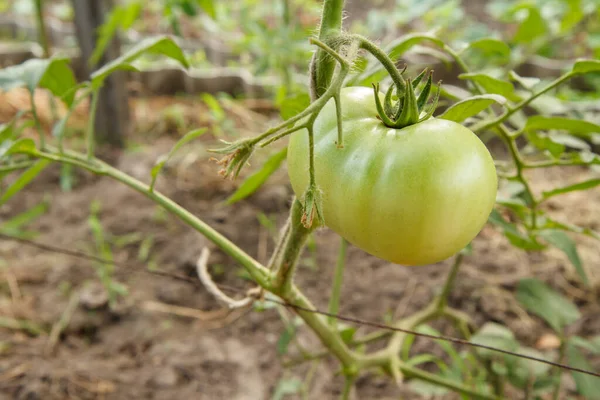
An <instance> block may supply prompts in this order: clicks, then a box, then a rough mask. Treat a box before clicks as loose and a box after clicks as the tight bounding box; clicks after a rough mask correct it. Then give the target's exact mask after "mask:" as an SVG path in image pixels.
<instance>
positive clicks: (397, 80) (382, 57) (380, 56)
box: [353, 35, 406, 93]
mask: <svg viewBox="0 0 600 400" xmlns="http://www.w3.org/2000/svg"><path fill="white" fill-rule="evenodd" d="M353 37H354V38H355V39H356V40H358V41H359V42H360V48H361V49H364V50H366V51H368V52H369V53H371V54H372V55H373V56H374V57H375V58H376V59H377V60H378V61H379V62H380V63H381V65H383V67H384V68H385V70H386V71H387V73H388V74H390V77H391V78H392V81H394V84H395V85H396V90H397V92H398V93H403V92H404V90H405V88H406V82H405V81H404V78H403V77H402V73H401V72H400V71H399V70H398V68H396V64H395V63H394V61H392V59H391V58H390V57H389V56H388V55H387V54H386V53H385V52H384V51H383V50H381V49H380V48H379V47H377V45H376V44H375V43H373V42H371V41H370V40H369V39H367V38H365V37H363V36H360V35H353Z"/></svg>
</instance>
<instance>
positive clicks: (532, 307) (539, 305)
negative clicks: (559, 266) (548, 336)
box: [516, 278, 581, 334]
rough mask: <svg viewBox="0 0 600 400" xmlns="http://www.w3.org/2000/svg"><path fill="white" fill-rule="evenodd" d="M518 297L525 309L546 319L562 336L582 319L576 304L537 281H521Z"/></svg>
mask: <svg viewBox="0 0 600 400" xmlns="http://www.w3.org/2000/svg"><path fill="white" fill-rule="evenodd" d="M516 297H517V300H518V301H519V303H521V305H523V307H525V308H526V309H527V310H529V311H531V312H532V313H534V314H536V315H537V316H539V317H541V318H542V319H544V320H545V321H546V322H548V324H549V325H550V326H551V327H552V329H554V330H555V331H556V332H557V333H560V334H562V331H563V329H564V328H565V327H566V326H568V325H570V324H572V323H573V322H575V321H577V320H578V319H579V318H580V317H581V314H580V313H579V310H578V309H577V307H576V306H575V304H573V303H572V302H571V301H570V300H568V299H567V298H566V297H564V296H562V295H561V294H559V293H557V292H555V291H554V290H553V289H551V288H549V287H548V286H546V285H545V284H544V283H543V282H541V281H539V280H537V279H533V278H531V279H523V280H521V281H520V282H519V285H518V287H517V295H516Z"/></svg>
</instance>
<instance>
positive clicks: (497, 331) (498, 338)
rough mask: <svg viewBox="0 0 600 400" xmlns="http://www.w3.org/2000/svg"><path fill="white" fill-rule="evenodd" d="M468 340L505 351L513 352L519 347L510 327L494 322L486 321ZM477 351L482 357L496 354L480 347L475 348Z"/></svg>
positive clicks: (496, 354)
mask: <svg viewBox="0 0 600 400" xmlns="http://www.w3.org/2000/svg"><path fill="white" fill-rule="evenodd" d="M470 342H471V343H476V344H480V345H483V346H488V347H493V348H497V349H501V350H506V351H513V352H514V351H517V350H518V349H519V342H518V341H517V340H516V339H515V335H514V334H513V333H512V332H511V331H510V329H508V328H507V327H505V326H502V325H499V324H496V323H494V322H486V323H485V324H484V325H483V326H482V327H481V329H479V331H477V332H476V333H475V334H474V335H473V336H471V340H470ZM477 353H479V354H480V355H481V356H482V357H484V358H492V357H496V356H498V353H497V352H495V351H493V350H487V349H482V348H477Z"/></svg>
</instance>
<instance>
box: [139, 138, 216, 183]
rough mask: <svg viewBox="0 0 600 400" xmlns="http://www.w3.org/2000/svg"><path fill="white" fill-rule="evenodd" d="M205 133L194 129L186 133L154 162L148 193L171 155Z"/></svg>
mask: <svg viewBox="0 0 600 400" xmlns="http://www.w3.org/2000/svg"><path fill="white" fill-rule="evenodd" d="M205 133H206V128H199V129H194V130H193V131H190V132H188V133H186V134H185V135H184V136H183V137H182V138H181V139H179V140H178V141H177V143H175V145H174V146H173V147H172V148H171V150H170V151H169V153H168V154H167V155H163V156H162V157H160V158H159V159H158V161H157V162H156V164H154V167H152V170H151V171H150V175H151V176H152V180H151V182H150V191H152V190H154V185H155V184H156V179H157V178H158V174H159V173H160V171H161V170H162V169H163V167H164V166H165V164H166V163H167V161H169V159H170V158H171V157H173V154H175V152H177V150H179V149H180V148H181V147H182V146H184V145H186V144H187V143H189V142H191V141H192V140H194V139H196V138H198V137H200V136H202V135H204V134H205Z"/></svg>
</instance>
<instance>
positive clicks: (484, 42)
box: [467, 38, 510, 58]
mask: <svg viewBox="0 0 600 400" xmlns="http://www.w3.org/2000/svg"><path fill="white" fill-rule="evenodd" d="M467 49H475V50H478V51H480V52H481V53H482V54H483V55H485V56H488V57H490V56H500V57H502V58H508V57H510V47H509V46H508V45H507V44H506V43H505V42H504V41H502V40H499V39H493V38H483V39H478V40H475V41H473V42H471V43H469V45H468V46H467Z"/></svg>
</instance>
